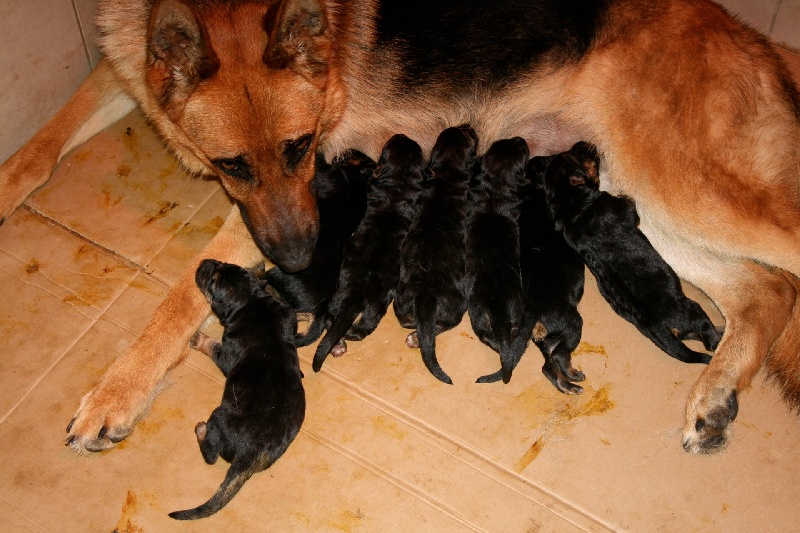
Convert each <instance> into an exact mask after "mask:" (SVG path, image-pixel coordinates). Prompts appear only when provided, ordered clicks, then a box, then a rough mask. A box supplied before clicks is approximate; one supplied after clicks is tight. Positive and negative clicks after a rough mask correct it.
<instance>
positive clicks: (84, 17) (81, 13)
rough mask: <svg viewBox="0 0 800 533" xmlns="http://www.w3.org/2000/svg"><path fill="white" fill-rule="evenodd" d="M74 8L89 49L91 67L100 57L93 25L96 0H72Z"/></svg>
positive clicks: (95, 64) (95, 30)
mask: <svg viewBox="0 0 800 533" xmlns="http://www.w3.org/2000/svg"><path fill="white" fill-rule="evenodd" d="M72 1H73V3H74V4H75V10H76V11H77V13H78V22H79V24H80V26H81V30H82V31H83V37H84V39H85V41H86V47H87V48H88V51H89V59H90V61H91V62H92V67H95V66H97V63H98V61H100V58H101V57H102V54H101V52H100V47H99V46H97V26H95V20H94V19H95V14H96V13H97V4H98V0H72Z"/></svg>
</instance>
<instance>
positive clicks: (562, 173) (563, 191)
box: [545, 142, 600, 229]
mask: <svg viewBox="0 0 800 533" xmlns="http://www.w3.org/2000/svg"><path fill="white" fill-rule="evenodd" d="M599 170H600V159H599V156H598V154H597V149H596V148H595V147H594V146H592V145H591V144H589V143H585V142H579V143H577V144H576V145H575V146H573V147H572V149H570V150H569V151H568V152H564V153H561V154H558V155H556V156H553V158H552V160H551V161H550V164H549V166H548V167H547V172H546V175H545V183H546V187H547V201H548V204H549V206H550V211H551V213H552V214H553V217H554V218H555V219H556V228H557V229H560V228H561V220H562V219H563V217H564V216H565V215H566V211H569V212H573V211H575V212H579V211H581V210H582V209H583V208H585V207H586V206H587V205H589V204H590V203H591V202H593V199H594V198H595V197H596V195H597V194H599V189H600V178H599ZM565 210H566V211H565Z"/></svg>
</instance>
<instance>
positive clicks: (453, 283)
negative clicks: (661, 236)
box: [170, 125, 722, 519]
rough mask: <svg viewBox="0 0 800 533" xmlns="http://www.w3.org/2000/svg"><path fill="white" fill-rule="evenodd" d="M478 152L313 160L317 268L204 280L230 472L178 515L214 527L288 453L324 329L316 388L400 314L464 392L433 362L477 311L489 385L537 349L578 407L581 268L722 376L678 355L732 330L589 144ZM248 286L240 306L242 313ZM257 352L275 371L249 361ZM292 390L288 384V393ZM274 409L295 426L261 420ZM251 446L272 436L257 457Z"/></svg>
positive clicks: (670, 348) (399, 151) (387, 152)
mask: <svg viewBox="0 0 800 533" xmlns="http://www.w3.org/2000/svg"><path fill="white" fill-rule="evenodd" d="M477 146H478V139H477V136H476V134H475V131H474V130H473V129H472V128H471V127H469V126H468V125H462V126H459V127H453V128H448V129H446V130H444V131H443V132H442V133H441V135H440V136H439V139H438V140H437V143H436V145H435V146H434V148H433V150H432V152H431V155H430V158H429V161H426V159H425V157H424V154H423V153H422V150H421V148H420V146H419V145H418V144H417V143H416V142H414V141H413V140H412V139H409V138H408V137H405V136H403V135H395V136H394V137H392V138H391V139H390V140H389V141H388V142H387V143H386V145H385V146H384V149H383V152H382V154H381V157H380V160H379V161H378V162H377V164H375V163H374V162H372V161H370V160H369V159H368V158H366V157H365V156H363V155H362V154H359V153H358V152H350V153H348V154H347V155H346V156H345V157H344V158H341V159H339V160H336V161H334V162H333V164H332V165H328V164H326V163H325V162H324V161H318V163H317V165H318V170H317V173H318V175H317V178H316V179H315V182H316V183H315V194H316V195H317V197H318V201H319V205H320V239H321V240H320V242H318V243H317V247H316V249H315V253H314V259H313V261H312V263H311V266H310V267H309V268H308V269H307V270H305V271H301V272H299V273H294V274H287V273H285V272H282V271H280V270H279V269H277V267H276V268H275V269H272V270H270V271H268V272H267V273H266V275H265V276H263V279H264V283H266V287H264V283H262V285H261V286H258V281H255V278H252V275H250V277H251V278H252V279H250V278H247V277H246V276H245V273H246V271H244V269H241V268H239V267H235V266H233V265H220V264H218V263H217V262H213V263H210V262H204V263H203V264H202V265H201V267H200V268H199V269H198V273H197V280H198V285H199V286H200V287H201V288H202V289H203V291H204V293H206V295H207V297H208V298H209V300H210V301H211V303H212V307H213V308H214V311H215V313H216V314H217V315H218V316H219V317H220V320H221V322H222V324H223V326H225V327H226V331H225V335H224V336H223V341H222V343H220V342H219V341H215V340H213V339H209V338H207V337H204V336H203V335H202V334H200V333H198V334H197V335H196V337H195V338H194V340H193V347H196V348H198V349H200V350H201V351H204V352H206V353H208V354H209V355H211V356H212V358H213V359H214V360H215V362H217V363H218V365H219V367H220V369H221V370H223V373H224V374H225V375H226V377H227V382H226V393H225V396H223V401H222V405H221V406H220V407H219V408H217V409H216V410H215V411H214V414H212V417H211V419H210V420H209V421H208V423H204V422H201V423H199V424H198V426H197V428H196V433H197V437H198V442H199V444H200V447H201V450H202V452H203V456H204V458H205V459H206V461H207V462H209V463H213V462H214V461H215V460H216V457H217V456H218V455H219V456H222V457H223V459H225V460H227V461H230V462H231V468H230V470H229V473H228V475H227V476H226V478H225V481H224V482H223V484H222V486H221V487H220V489H219V490H218V492H217V494H215V496H214V497H213V498H212V499H211V500H209V502H208V503H206V504H204V505H203V506H201V507H199V508H197V509H195V510H191V511H181V512H179V513H172V514H171V515H170V516H173V517H174V518H181V519H187V518H199V517H202V516H208V515H210V514H213V513H214V512H216V511H217V510H219V509H220V508H221V507H222V506H223V505H225V504H226V503H227V502H229V501H230V499H231V498H232V497H233V496H234V495H235V493H236V491H237V490H238V489H239V488H240V487H241V486H242V485H243V484H244V482H245V481H246V480H247V479H248V478H249V477H250V476H251V475H253V474H254V473H256V472H258V471H261V470H264V469H266V468H268V467H269V466H270V465H271V464H272V463H273V462H274V461H275V460H277V459H278V458H279V457H280V456H281V455H282V454H283V452H285V450H286V449H287V448H288V446H289V444H290V443H291V442H292V440H293V439H294V437H295V436H296V434H297V432H298V431H299V429H300V425H301V424H302V421H303V417H304V412H305V396H304V393H303V387H302V383H301V381H300V378H301V377H302V372H300V369H299V364H298V362H297V351H296V347H295V346H296V345H307V344H310V343H311V342H313V341H314V340H316V339H317V338H318V337H319V336H320V335H321V333H322V330H323V328H324V329H327V332H326V334H325V336H324V337H323V338H322V340H321V341H320V343H319V345H318V346H317V349H316V353H315V355H314V359H313V364H312V368H313V369H314V371H315V372H318V371H320V369H321V367H322V364H323V362H324V361H325V359H326V358H327V356H328V355H329V354H333V355H334V356H337V357H338V356H340V355H342V354H343V353H345V351H346V349H347V348H346V344H345V341H344V340H345V339H346V340H361V339H363V338H364V337H366V336H367V335H369V334H370V333H372V332H373V331H374V330H375V328H376V327H377V325H378V323H379V322H380V320H381V319H382V318H383V316H384V315H385V313H386V311H387V308H388V306H389V305H390V304H392V303H394V308H395V314H396V316H397V318H398V320H399V322H400V324H401V325H402V326H403V327H405V328H409V329H415V330H416V331H414V332H412V333H410V334H409V335H408V337H407V339H406V344H407V345H408V346H409V347H410V348H420V351H421V355H422V360H423V362H424V364H425V366H426V367H427V368H428V370H429V371H430V372H431V374H433V376H435V377H436V378H437V379H439V380H440V381H442V382H444V383H448V384H450V383H452V380H451V378H450V376H449V375H448V374H447V373H446V372H445V371H444V370H443V369H442V367H441V366H440V365H439V363H438V361H437V358H436V353H435V337H436V335H438V334H440V333H442V332H444V331H447V330H449V329H451V328H453V327H455V326H456V325H458V324H459V323H460V322H461V320H462V319H463V317H464V314H465V312H468V314H469V317H470V321H471V323H472V328H473V330H474V332H475V333H476V335H477V336H478V338H479V339H480V340H481V341H482V342H483V343H484V344H487V345H488V346H490V347H491V348H492V349H493V350H494V351H496V352H497V353H498V354H499V356H500V363H501V368H500V370H498V371H497V372H495V373H493V374H489V375H486V376H483V377H481V378H478V382H479V383H490V382H495V381H498V380H500V379H502V381H503V382H505V383H507V382H508V381H509V380H510V378H511V375H512V372H513V370H514V368H515V367H516V365H517V364H518V363H519V361H520V359H521V358H522V356H523V355H524V353H525V351H526V349H527V346H528V342H529V341H531V340H533V342H534V344H535V345H536V346H537V347H538V349H539V350H540V351H541V353H542V355H543V358H544V364H543V366H542V373H543V374H544V375H545V376H546V377H547V379H548V380H549V381H550V382H551V383H552V384H553V385H554V386H555V387H556V388H557V389H558V390H559V391H561V392H563V393H567V394H579V393H581V392H582V391H583V389H582V387H580V386H579V385H577V384H575V382H580V381H583V380H584V379H585V378H586V376H584V374H583V373H582V372H581V371H580V370H577V369H575V368H573V366H572V362H571V357H572V352H573V351H574V350H575V348H576V347H577V346H578V343H579V342H580V338H581V330H582V326H583V319H582V317H581V315H580V313H579V312H578V304H579V302H580V299H581V297H582V295H583V287H584V268H585V266H586V267H588V268H589V270H590V271H591V272H592V274H593V275H594V276H595V278H596V279H597V282H598V288H599V289H600V293H601V294H602V296H603V297H604V298H605V299H606V301H608V303H609V304H610V305H611V307H612V309H613V310H614V311H615V312H616V313H617V314H619V315H620V316H621V317H623V318H625V319H626V320H628V321H629V322H631V323H632V324H634V325H635V326H636V327H637V329H639V331H640V332H642V333H643V334H644V335H645V336H647V337H648V338H650V339H651V340H652V341H653V342H654V343H655V344H656V345H657V346H658V347H659V348H661V349H662V350H663V351H664V352H666V353H667V354H668V355H670V356H672V357H674V358H676V359H678V360H680V361H683V362H688V363H708V362H709V361H710V360H711V356H710V355H709V354H706V353H700V352H695V351H692V350H690V349H689V348H688V347H686V346H685V345H684V344H683V343H682V340H685V339H694V340H701V341H702V342H703V344H704V346H705V347H706V349H708V350H710V351H711V350H714V349H716V346H717V344H718V343H719V341H720V338H721V331H722V329H721V328H716V327H714V325H713V324H712V323H711V320H710V319H709V318H708V316H707V315H706V314H705V313H704V312H703V310H702V309H701V308H700V306H699V305H698V304H697V303H696V302H694V301H692V300H690V299H689V298H687V297H686V296H685V295H684V294H683V291H682V289H681V286H680V282H679V280H678V277H677V275H676V274H675V273H674V272H673V271H672V269H671V268H670V267H669V266H668V265H667V263H666V262H665V261H664V260H663V259H662V258H661V257H660V256H659V254H658V253H657V252H656V251H655V249H653V247H652V246H651V245H650V243H649V241H648V240H647V238H646V237H645V236H644V234H642V232H641V231H639V229H638V216H637V213H636V207H635V204H634V203H633V201H632V200H630V199H628V198H624V197H615V196H612V195H610V194H609V193H607V192H603V191H600V190H599V186H600V164H601V160H600V156H599V154H598V153H597V150H596V149H595V148H594V147H593V146H592V145H590V144H588V143H585V142H579V143H577V144H576V145H575V146H573V147H572V149H571V150H569V151H568V152H565V153H562V154H558V155H555V156H549V157H535V158H533V159H529V152H528V146H527V144H526V143H525V141H523V140H522V139H521V138H512V139H504V140H500V141H497V142H495V143H493V144H492V145H491V146H490V147H489V149H488V150H487V152H486V153H485V154H483V155H482V156H478V155H477V154H476V149H477ZM237 268H238V269H239V270H240V271H242V272H239V271H236V269H237ZM226 269H227V270H226ZM228 270H231V272H230V273H227V274H226V272H228ZM233 271H236V272H235V274H236V275H238V278H237V281H236V282H235V283H233V282H226V283H228V284H229V285H231V287H227V286H225V285H224V283H223V281H224V280H223V277H224V276H223V274H224V275H225V276H227V277H229V278H230V277H233V276H234V272H233ZM239 278H241V279H239ZM235 284H238V285H239V286H240V287H241V290H242V291H243V292H244V296H242V297H241V298H236V297H234V291H233V288H232V287H233V285H235ZM254 287H257V288H254ZM265 289H266V290H267V291H271V292H274V293H277V295H278V296H279V298H280V300H282V301H280V302H279V301H278V300H275V299H274V298H272V297H271V296H268V295H267V294H266V292H265ZM238 300H241V302H239V303H235V302H238ZM250 301H253V302H258V305H260V306H261V307H263V309H262V311H263V312H256V314H255V315H254V316H257V317H258V318H259V319H258V320H253V317H252V316H251V317H250V318H249V319H248V320H244V319H242V320H238V321H236V320H233V321H232V319H231V317H230V316H229V315H230V314H232V313H233V312H234V311H235V310H236V309H238V308H241V307H242V306H244V305H253V304H252V303H251V302H250ZM232 309H233V311H232ZM290 310H291V311H294V312H295V313H301V312H308V313H311V314H312V315H313V318H312V321H311V324H310V326H309V331H308V332H307V333H306V334H305V335H298V334H297V333H296V329H297V328H296V320H295V318H294V315H292V313H291V312H290ZM287 314H288V315H292V316H291V317H287ZM233 328H236V336H237V342H240V343H241V342H246V343H248V344H247V345H246V346H236V347H235V348H234V347H228V350H227V352H231V353H234V352H236V353H238V354H239V357H240V359H241V361H239V360H236V361H233V360H232V361H228V362H227V363H225V357H223V355H224V354H225V353H227V352H226V350H225V347H226V346H227V345H228V344H230V343H231V342H232V341H230V340H229V339H231V338H233V337H231V334H232V329H233ZM226 339H227V340H226ZM226 343H227V344H226ZM258 349H260V350H261V352H267V357H264V355H260V356H258V357H248V353H251V352H253V351H254V350H256V351H258ZM271 352H274V353H271ZM226 357H232V355H231V356H226ZM273 358H274V361H275V362H274V363H271V364H270V365H266V363H265V362H264V361H272V360H273ZM247 361H250V363H248V364H249V366H251V367H252V368H250V369H246V368H245V367H246V366H247V365H244V364H243V362H247ZM252 361H260V364H258V365H255V364H253V363H252ZM226 365H227V366H226ZM265 365H266V366H265ZM267 366H269V368H267ZM281 372H282V373H283V374H281ZM256 374H258V375H256ZM280 375H283V376H284V378H285V379H283V378H280ZM280 379H283V381H285V383H283V382H282V383H280V384H278V383H275V381H276V380H277V381H280ZM234 381H236V382H237V383H239V384H240V386H241V387H245V386H246V387H248V391H249V392H248V394H249V395H250V396H251V397H252V398H254V399H256V398H262V397H263V398H266V400H265V403H264V405H263V406H260V407H259V406H255V405H253V406H251V408H249V411H248V413H245V414H246V416H239V417H238V418H240V419H241V421H240V422H241V423H240V424H239V425H238V426H236V427H233V426H231V424H230V423H229V422H230V419H231V417H232V416H233V414H231V413H228V412H227V411H226V409H227V410H228V411H229V410H230V406H228V404H229V403H230V402H229V401H228V400H227V399H226V398H227V395H228V392H227V391H228V389H229V388H230V387H231V386H232V383H233V382H234ZM276 385H280V386H276ZM251 389H252V390H251ZM261 389H265V390H261ZM266 389H270V390H266ZM279 393H280V394H283V395H284V396H285V397H284V398H283V399H280V398H277V397H275V395H276V394H279ZM251 403H253V402H251ZM256 403H258V402H256ZM262 403H263V402H262ZM278 404H281V405H283V406H284V407H285V406H291V409H290V411H291V412H290V413H288V414H286V415H285V416H282V418H280V419H277V418H275V417H274V416H272V415H270V416H267V415H264V416H262V417H259V415H258V413H261V412H265V411H264V409H268V408H269V406H275V405H278ZM226 406H227V407H226ZM239 426H241V427H239ZM256 433H258V434H259V435H276V437H275V438H271V437H270V439H266V440H265V439H260V441H259V438H256V437H254V435H255V434H256ZM212 437H213V438H212ZM268 441H269V442H268ZM242 450H245V451H248V454H244V453H240V452H242ZM245 455H246V457H245Z"/></svg>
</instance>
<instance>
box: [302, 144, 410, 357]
mask: <svg viewBox="0 0 800 533" xmlns="http://www.w3.org/2000/svg"><path fill="white" fill-rule="evenodd" d="M424 173H425V160H424V159H423V157H422V149H421V148H420V146H419V145H418V144H417V143H416V142H414V141H412V140H411V139H409V138H408V137H406V136H405V135H395V136H393V137H392V138H391V139H389V141H388V142H387V143H386V145H385V146H384V147H383V152H382V153H381V157H380V159H379V160H378V168H377V169H376V171H375V179H374V180H373V183H372V187H371V188H370V190H369V192H368V193H367V210H366V214H365V215H364V218H363V219H362V220H361V223H360V224H359V225H358V228H356V231H355V233H354V234H353V236H352V238H351V239H350V242H348V243H347V246H346V247H345V253H344V260H343V262H342V268H341V270H340V272H339V283H338V285H337V287H336V292H335V293H334V295H333V297H332V298H331V302H330V304H329V305H328V317H327V322H328V328H327V329H328V332H327V333H326V334H325V336H324V337H323V338H322V340H321V341H320V343H319V345H318V346H317V351H316V353H315V354H314V362H313V365H312V366H313V368H314V371H315V372H319V370H320V368H322V363H323V362H324V361H325V358H327V357H328V354H329V353H330V352H331V350H332V349H334V346H336V352H335V353H334V355H336V356H338V355H341V354H343V353H344V352H345V350H346V347H343V346H342V344H340V341H341V339H342V337H344V338H346V339H348V340H361V339H363V338H364V337H366V336H367V335H369V334H370V333H372V332H373V331H374V330H375V328H376V327H378V323H379V322H380V320H381V318H383V315H385V314H386V309H387V308H388V307H389V304H390V303H391V302H392V299H393V298H394V293H395V289H397V281H398V278H399V276H400V247H401V246H402V244H403V239H405V237H406V234H407V233H408V229H409V227H410V226H411V222H412V221H413V220H414V216H415V215H416V211H417V197H418V196H419V191H420V188H421V185H422V181H423V176H424ZM359 315H361V317H360V318H358V316H359ZM356 318H358V320H357V321H356ZM354 322H355V323H354Z"/></svg>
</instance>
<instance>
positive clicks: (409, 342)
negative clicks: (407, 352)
mask: <svg viewBox="0 0 800 533" xmlns="http://www.w3.org/2000/svg"><path fill="white" fill-rule="evenodd" d="M406 346H408V347H409V348H419V338H418V337H417V332H416V331H412V332H411V333H409V334H408V337H406Z"/></svg>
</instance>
